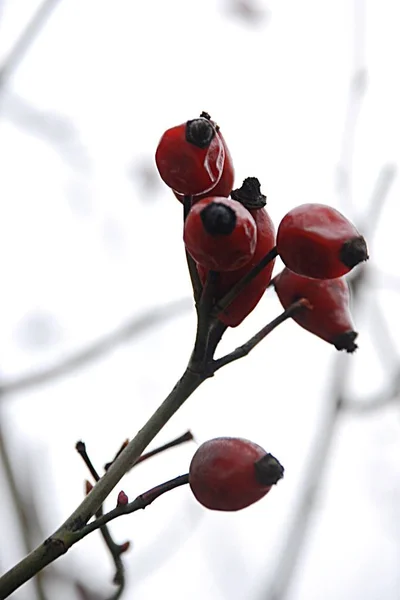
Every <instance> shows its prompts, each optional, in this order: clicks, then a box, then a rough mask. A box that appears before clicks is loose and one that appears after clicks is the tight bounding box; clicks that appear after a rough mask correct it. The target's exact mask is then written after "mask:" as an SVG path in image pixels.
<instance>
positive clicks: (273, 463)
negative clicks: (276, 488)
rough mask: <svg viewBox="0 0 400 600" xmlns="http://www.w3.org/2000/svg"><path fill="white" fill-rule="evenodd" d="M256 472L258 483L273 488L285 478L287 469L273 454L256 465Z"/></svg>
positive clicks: (261, 459) (266, 456) (267, 455)
mask: <svg viewBox="0 0 400 600" xmlns="http://www.w3.org/2000/svg"><path fill="white" fill-rule="evenodd" d="M254 468H255V470H256V479H257V481H258V483H261V485H265V486H271V485H275V484H276V483H278V481H279V480H280V479H282V477H283V473H284V471H285V469H284V468H283V467H282V465H281V463H280V462H279V460H278V459H276V458H275V456H272V454H266V455H265V456H263V457H262V458H260V460H258V461H257V462H256V463H254Z"/></svg>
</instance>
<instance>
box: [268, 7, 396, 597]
mask: <svg viewBox="0 0 400 600" xmlns="http://www.w3.org/2000/svg"><path fill="white" fill-rule="evenodd" d="M353 15H354V17H353V18H354V36H353V43H354V46H353V76H352V80H351V84H350V89H349V97H348V104H347V111H346V116H345V122H344V132H343V141H342V149H341V156H340V160H339V165H338V171H337V190H338V192H339V195H340V200H341V203H342V205H343V207H344V208H345V209H346V211H347V212H351V211H353V212H354V208H353V202H352V197H351V184H352V182H351V176H352V161H353V154H354V142H355V133H356V126H357V120H358V116H359V113H360V108H361V104H362V101H363V99H364V97H365V93H366V91H367V68H366V63H365V26H366V4H365V0H354V3H353ZM395 176H396V166H395V165H392V164H387V165H384V166H383V168H382V169H381V170H380V172H379V174H378V177H377V181H376V184H375V186H374V190H373V193H372V195H371V199H370V201H369V202H368V203H367V206H366V208H365V211H364V215H361V217H360V220H361V227H362V228H363V230H362V232H363V234H364V235H365V236H366V237H367V239H368V241H369V246H371V244H372V239H373V235H374V233H375V231H376V228H377V225H378V219H379V216H380V214H381V212H382V210H383V207H384V205H385V202H386V199H387V198H388V195H389V192H390V189H391V187H392V184H393V182H394V180H395ZM370 272H371V268H370V266H369V265H367V266H363V267H362V268H360V269H359V270H358V271H357V272H356V273H355V274H354V276H350V277H349V285H350V289H351V292H352V299H353V312H354V314H355V315H356V314H357V312H358V311H359V309H360V308H361V305H362V302H363V296H364V294H363V291H365V286H366V285H367V284H370V283H371V278H370ZM376 319H378V323H377V321H376ZM372 321H375V323H374V325H375V327H374V332H373V335H374V337H377V340H378V346H379V350H378V354H379V353H382V352H383V353H384V356H385V358H383V360H384V362H386V358H387V354H388V353H390V355H391V358H392V359H393V358H394V360H395V361H396V369H395V372H394V374H393V375H392V376H391V379H390V383H389V385H388V386H387V389H384V390H381V391H380V392H379V393H377V394H376V395H374V396H373V397H371V398H368V399H367V400H365V401H361V400H360V401H355V400H354V399H353V398H348V397H347V396H346V393H345V390H346V383H347V377H348V375H349V372H350V368H351V363H350V360H351V359H350V360H349V357H347V356H343V355H338V356H337V357H336V360H335V363H334V366H333V368H332V374H331V383H330V389H329V391H328V393H327V399H326V404H324V413H323V415H322V417H321V421H320V423H319V426H318V430H317V432H316V437H315V439H314V441H313V443H312V446H311V450H310V455H309V459H308V461H307V463H306V467H305V469H304V475H303V478H302V479H303V482H304V485H303V487H302V492H301V495H300V497H299V500H298V501H297V503H296V506H295V509H294V512H293V515H292V518H291V520H290V523H289V525H288V527H287V532H286V535H285V540H284V543H283V545H282V547H281V551H280V554H279V558H278V562H277V566H276V568H275V570H274V571H273V573H272V576H271V579H270V582H269V584H268V585H267V586H265V585H264V588H263V589H262V588H261V591H260V595H259V598H260V600H261V599H262V600H285V599H286V598H287V596H288V593H289V590H290V588H291V585H292V583H293V579H294V576H295V573H296V565H297V563H298V560H299V557H300V554H301V552H302V550H303V548H304V543H305V541H306V536H307V533H308V529H309V525H310V521H311V518H312V513H313V509H314V506H315V502H316V499H317V496H318V493H319V490H320V487H321V484H322V482H323V476H324V472H325V469H326V465H327V461H328V458H329V455H330V451H331V449H332V447H333V444H334V439H335V433H336V431H337V428H338V425H339V423H340V418H341V417H342V416H343V415H344V414H345V410H348V411H352V412H354V411H357V412H360V413H361V412H365V413H366V412H369V411H370V410H375V409H378V408H382V407H384V406H387V404H388V403H390V402H393V401H394V400H397V398H398V396H399V394H400V360H399V356H398V353H397V350H396V347H395V345H394V343H393V342H392V339H391V336H390V331H389V328H388V327H387V324H386V320H385V317H384V315H383V314H382V313H381V308H380V307H379V305H378V304H377V303H376V302H375V303H374V318H373V319H372Z"/></svg>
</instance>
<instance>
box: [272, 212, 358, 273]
mask: <svg viewBox="0 0 400 600" xmlns="http://www.w3.org/2000/svg"><path fill="white" fill-rule="evenodd" d="M346 243H350V244H355V245H356V246H357V245H358V244H361V245H363V251H362V250H361V248H360V249H359V253H360V256H359V258H358V259H356V260H354V257H353V261H354V262H355V264H358V262H360V261H361V260H367V258H368V254H367V249H366V245H365V240H364V238H362V236H361V235H360V233H359V232H358V230H357V229H356V228H355V227H354V225H353V224H352V223H351V222H350V221H348V219H346V217H345V216H344V215H342V214H341V213H340V212H339V211H337V210H335V209H334V208H332V207H331V206H326V205H324V204H302V205H300V206H297V207H296V208H294V209H293V210H291V211H290V212H288V213H287V215H285V216H284V218H283V219H282V221H281V223H280V225H279V227H278V233H277V239H276V245H277V249H278V254H279V256H280V257H281V259H282V261H283V262H284V263H285V265H286V266H287V267H288V268H289V269H290V270H291V271H294V272H296V273H298V274H299V275H304V276H305V277H313V278H316V279H334V278H336V277H341V276H342V275H345V274H346V273H348V272H349V271H350V270H351V269H352V268H353V266H355V264H353V263H352V262H350V264H352V266H349V264H345V262H346V261H345V262H343V247H344V244H346ZM347 262H348V261H347Z"/></svg>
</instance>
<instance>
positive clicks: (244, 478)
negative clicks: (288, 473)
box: [189, 437, 284, 511]
mask: <svg viewBox="0 0 400 600" xmlns="http://www.w3.org/2000/svg"><path fill="white" fill-rule="evenodd" d="M283 472H284V469H283V467H282V465H281V464H280V463H279V462H278V460H277V459H276V458H274V457H273V456H272V454H268V453H267V452H266V451H265V450H264V449H263V448H261V446H258V445H257V444H254V443H253V442H250V441H249V440H244V439H241V438H230V437H220V438H215V439H213V440H209V441H207V442H205V443H204V444H202V445H201V446H199V448H198V449H197V451H196V452H195V454H194V456H193V458H192V462H191V463H190V468H189V485H190V487H191V490H192V492H193V494H194V496H195V498H196V499H197V500H198V502H200V504H202V505H203V506H205V507H206V508H210V509H212V510H223V511H236V510H241V509H242V508H246V507H247V506H250V505H251V504H254V503H255V502H257V501H258V500H260V499H261V498H263V497H264V496H265V495H266V494H268V492H269V491H270V489H271V487H272V486H273V485H275V484H276V483H277V482H278V481H279V480H280V479H281V478H282V477H283Z"/></svg>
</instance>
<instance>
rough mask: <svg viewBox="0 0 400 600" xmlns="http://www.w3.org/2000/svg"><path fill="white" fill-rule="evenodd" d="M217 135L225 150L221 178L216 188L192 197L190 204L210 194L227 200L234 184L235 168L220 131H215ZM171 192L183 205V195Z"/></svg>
mask: <svg viewBox="0 0 400 600" xmlns="http://www.w3.org/2000/svg"><path fill="white" fill-rule="evenodd" d="M217 135H218V136H219V137H220V139H221V142H222V144H223V147H224V150H225V161H224V166H223V169H222V175H221V178H220V180H219V181H218V183H217V184H216V186H215V187H213V188H212V189H211V190H208V192H205V193H203V194H196V195H194V196H193V200H192V204H195V203H196V202H198V201H199V200H202V199H203V198H207V197H208V196H210V195H211V194H212V195H213V196H222V197H224V198H227V197H228V196H229V194H230V193H231V191H232V189H233V185H234V182H235V168H234V166H233V160H232V155H231V153H230V151H229V148H228V146H227V144H226V142H225V139H224V137H223V135H222V133H221V132H220V131H217ZM172 191H173V192H174V195H175V197H176V198H177V199H178V200H179V202H182V203H183V198H184V196H183V194H179V193H178V192H176V191H175V190H172Z"/></svg>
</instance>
